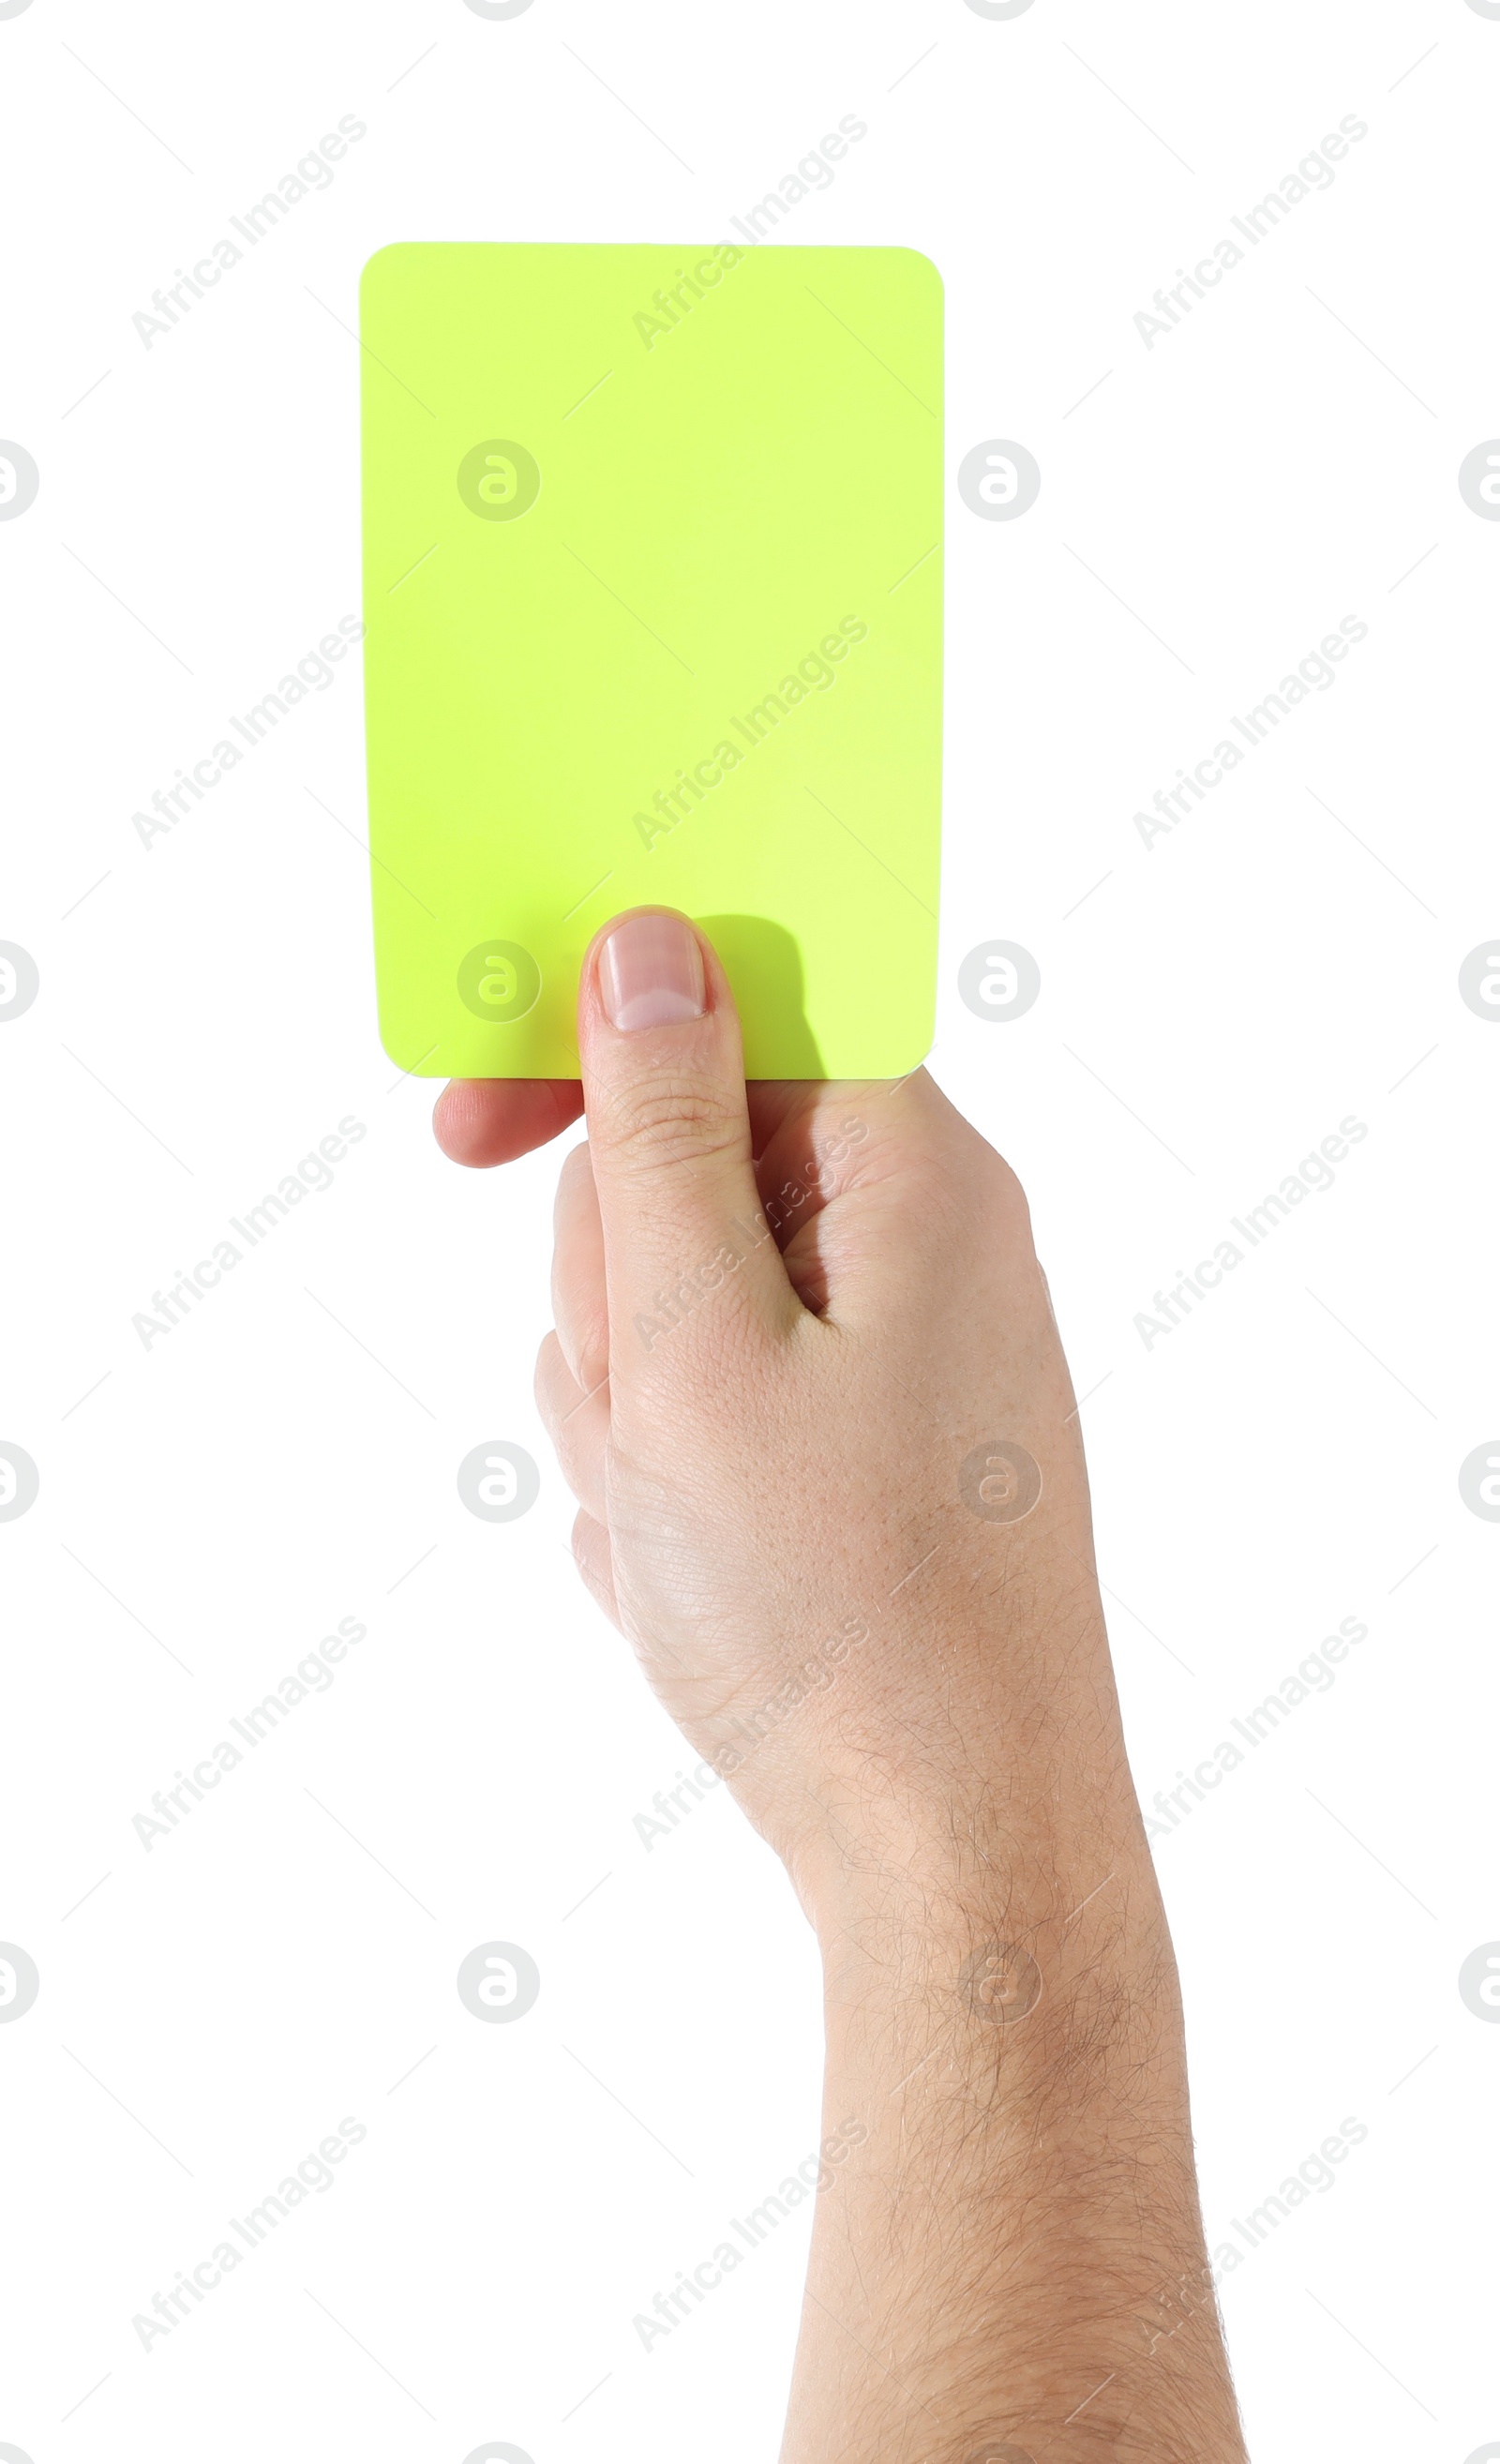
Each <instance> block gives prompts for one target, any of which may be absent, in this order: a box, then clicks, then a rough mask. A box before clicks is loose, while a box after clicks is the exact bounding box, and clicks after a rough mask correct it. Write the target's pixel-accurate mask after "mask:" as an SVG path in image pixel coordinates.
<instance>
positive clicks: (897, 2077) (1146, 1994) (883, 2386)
mask: <svg viewBox="0 0 1500 2464" xmlns="http://www.w3.org/2000/svg"><path fill="white" fill-rule="evenodd" d="M1128 1792H1129V1781H1128V1777H1126V1776H1125V1775H1124V1773H1123V1767H1121V1771H1120V1784H1119V1785H1115V1786H1114V1787H1113V1788H1111V1789H1109V1790H1107V1791H1106V1795H1107V1796H1108V1797H1110V1798H1112V1799H1113V1803H1107V1804H1103V1805H1101V1803H1100V1800H1099V1796H1098V1793H1097V1792H1094V1791H1091V1792H1090V1793H1089V1802H1088V1803H1087V1805H1086V1806H1084V1807H1082V1808H1081V1809H1080V1816H1079V1818H1078V1819H1077V1820H1069V1819H1068V1818H1066V1816H1065V1815H1063V1814H1062V1813H1061V1812H1060V1809H1059V1806H1058V1803H1057V1802H1056V1799H1055V1795H1052V1796H1048V1798H1046V1799H1032V1800H1030V1801H1028V1802H1026V1803H1024V1804H1020V1805H1018V1804H1016V1803H1015V1802H1014V1801H1013V1800H1011V1801H1008V1802H1007V1803H1006V1807H1005V1815H1004V1820H1003V1821H1002V1822H999V1823H997V1824H995V1825H994V1826H993V1828H992V1829H988V1830H987V1832H986V1836H985V1837H982V1838H977V1837H975V1836H974V1833H973V1827H972V1826H968V1828H969V1836H968V1837H966V1838H960V1836H959V1835H958V1833H957V1832H956V1831H955V1829H954V1828H953V1826H952V1825H951V1824H950V1823H948V1822H946V1821H945V1822H944V1824H943V1836H942V1838H941V1843H940V1845H938V1843H937V1841H936V1840H933V1841H927V1840H921V1839H918V1838H916V1837H904V1838H903V1848H904V1851H905V1853H904V1854H902V1855H901V1856H900V1857H898V1858H896V1859H892V1858H891V1857H890V1855H889V1853H888V1852H889V1848H890V1844H891V1843H890V1841H889V1840H883V1841H882V1843H881V1845H880V1847H879V1848H878V1849H876V1850H874V1851H870V1850H868V1848H867V1846H866V1844H865V1843H864V1842H863V1840H860V1841H856V1840H855V1839H854V1837H853V1836H852V1835H851V1834H849V1832H847V1831H846V1834H845V1837H844V1841H843V1848H842V1853H841V1857H840V1859H839V1860H838V1861H839V1867H840V1874H839V1879H838V1880H837V1881H826V1882H825V1883H824V1885H823V1899H822V1903H821V1904H820V1905H819V1906H818V1907H817V1908H815V1910H814V1914H815V1918H816V1921H817V1923H818V1925H819V1930H820V1933H821V1934H822V1936H823V1941H824V1952H825V1962H826V1971H827V2107H826V2109H827V2128H828V2130H829V2132H830V2133H835V2132H840V2131H841V2125H843V2124H845V2123H849V2122H850V2121H852V2122H853V2123H855V2125H856V2128H857V2129H862V2130H863V2133H864V2136H863V2138H862V2140H860V2141H859V2143H858V2144H857V2145H854V2146H853V2147H851V2148H849V2150H848V2152H847V2153H846V2154H844V2155H843V2157H842V2159H841V2160H840V2161H839V2163H838V2164H837V2166H836V2167H829V2171H830V2174H831V2176H832V2178H831V2180H830V2181H829V2183H828V2185H827V2189H825V2191H824V2193H823V2195H822V2197H821V2198H820V2202H819V2212H818V2220H817V2226H816V2230H815V2235H814V2242H813V2251H812V2259H811V2267H810V2272H809V2278H808V2288H807V2299H806V2307H805V2316H804V2321H803V2332H802V2340H801V2343H800V2346H799V2352H798V2364H797V2371H796V2379H795V2385H794V2389H793V2398H792V2405H791V2411H790V2416H789V2421H788V2428H787V2434H786V2443H785V2446H784V2448H783V2464H989V2458H990V2457H991V2455H993V2456H995V2457H996V2458H997V2459H1004V2464H1011V2455H1010V2451H1019V2452H1020V2453H1021V2454H1023V2455H1026V2456H1030V2457H1034V2458H1035V2459H1036V2464H1043V2460H1044V2458H1045V2459H1046V2464H1089V2459H1092V2458H1093V2457H1096V2456H1097V2457H1104V2456H1108V2457H1110V2458H1112V2459H1113V2458H1136V2457H1140V2458H1142V2459H1145V2458H1148V2457H1149V2458H1150V2459H1151V2464H1189V2459H1191V2464H1241V2459H1242V2458H1243V2455H1244V2448H1243V2445H1242V2443H1241V2439H1240V2433H1239V2429H1238V2425H1237V2419H1236V2412H1235V2407H1234V2401H1233V2396H1232V2393H1231V2390H1230V2386H1229V2380H1228V2373H1227V2367H1226V2365H1225V2362H1224V2352H1223V2346H1222V2343H1221V2339H1220V2334H1219V2327H1218V2321H1217V2315H1216V2311H1215V2307H1214V2303H1213V2299H1212V2291H1211V2285H1210V2279H1209V2277H1208V2273H1207V2268H1206V2258H1205V2253H1204V2247H1203V2240H1202V2227H1201V2223H1200V2219H1199V2212H1198V2199H1197V2190H1196V2185H1195V2180H1194V2172H1193V2162H1192V2146H1191V2134H1190V2127H1189V2121H1188V2109H1187V2091H1186V2081H1185V2076H1184V2069H1183V2056H1182V2034H1181V2020H1180V2005H1179V1997H1178V1988H1177V1975H1176V1969H1175V1965H1174V1961H1173V1957H1172V1950H1171V1945H1170V1942H1169V1940H1168V1937H1167V1932H1166V1926H1165V1921H1164V1918H1163V1916H1162V1912H1161V1906H1160V1902H1159V1899H1158V1894H1157V1888H1156V1881H1155V1877H1154V1875H1153V1872H1152V1869H1151V1864H1150V1859H1149V1857H1148V1856H1147V1853H1146V1849H1145V1843H1144V1840H1143V1838H1142V1837H1141V1836H1140V1830H1139V1824H1138V1821H1137V1820H1136V1815H1135V1810H1134V1800H1133V1799H1132V1798H1131V1797H1130V1796H1129V1793H1128ZM830 1871H831V1868H830ZM850 2135H851V2134H850V2133H849V2132H848V2131H842V2136H843V2137H844V2138H846V2139H847V2138H849V2136H850Z"/></svg>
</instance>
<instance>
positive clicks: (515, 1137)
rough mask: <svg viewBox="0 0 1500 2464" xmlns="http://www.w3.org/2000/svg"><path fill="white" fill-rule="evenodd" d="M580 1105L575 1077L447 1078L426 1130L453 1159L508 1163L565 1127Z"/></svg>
mask: <svg viewBox="0 0 1500 2464" xmlns="http://www.w3.org/2000/svg"><path fill="white" fill-rule="evenodd" d="M583 1109H584V1089H583V1088H582V1086H581V1085H580V1083H579V1081H578V1080H577V1079H576V1078H453V1079H451V1080H450V1081H449V1084H448V1085H447V1086H446V1087H445V1088H444V1089H443V1091H442V1093H441V1094H440V1095H439V1097H438V1099H437V1102H436V1104H435V1105H434V1106H433V1109H432V1133H433V1135H434V1137H435V1138H436V1140H437V1143H438V1145H439V1146H440V1147H441V1148H442V1150H443V1153H444V1154H445V1155H447V1156H448V1157H449V1159H450V1161H452V1162H453V1163H463V1164H470V1165H473V1166H474V1167H475V1168H477V1169H485V1168H487V1167H488V1166H489V1165H491V1164H496V1163H514V1162H515V1161H516V1158H517V1156H518V1155H530V1153H531V1152H532V1149H533V1148H534V1147H544V1146H545V1145H546V1143H547V1141H548V1139H549V1138H555V1137H557V1136H559V1135H560V1134H561V1133H562V1131H563V1130H566V1129H570V1128H571V1126H572V1124H573V1123H574V1122H575V1121H576V1120H577V1119H578V1117H579V1114H580V1113H581V1112H582V1111H583Z"/></svg>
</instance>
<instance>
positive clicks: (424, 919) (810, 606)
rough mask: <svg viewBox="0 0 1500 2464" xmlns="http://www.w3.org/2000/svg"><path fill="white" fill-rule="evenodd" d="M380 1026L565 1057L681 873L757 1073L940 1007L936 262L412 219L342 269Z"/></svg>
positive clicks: (522, 1056) (388, 1038)
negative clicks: (359, 520)
mask: <svg viewBox="0 0 1500 2464" xmlns="http://www.w3.org/2000/svg"><path fill="white" fill-rule="evenodd" d="M360 318H361V339H362V341H363V343H364V351H363V354H362V366H363V371H364V622H365V627H366V635H365V644H364V675H365V725H366V737H367V744H368V756H369V804H370V852H371V856H372V858H373V863H372V867H371V877H372V882H373V890H374V906H375V943H376V971H377V979H378V984H379V995H380V1020H381V1035H382V1040H383V1042H384V1044H385V1046H386V1051H387V1052H388V1053H389V1054H390V1056H391V1059H392V1060H393V1061H395V1062H396V1063H397V1064H398V1065H399V1066H400V1067H402V1068H403V1069H406V1070H409V1071H414V1072H416V1073H417V1074H419V1075H421V1076H424V1077H444V1076H448V1075H450V1074H456V1075H460V1076H464V1077H473V1078H531V1077H545V1078H568V1077H576V1076H577V1075H578V1053H577V1047H576V1043H575V1038H574V1005H575V1001H576V998H577V992H578V978H579V968H580V962H581V960H582V958H583V956H584V952H585V949H586V947H587V945H588V942H589V939H590V937H591V936H592V935H593V934H594V932H595V931H596V930H597V929H598V927H599V926H600V925H601V924H603V923H605V922H606V921H607V919H608V917H609V916H611V915H612V914H616V913H619V911H620V910H621V909H622V908H626V907H632V906H638V905H659V906H668V907H678V908H681V909H682V910H683V912H684V913H687V914H689V915H691V916H693V917H694V918H695V920H696V921H697V922H698V923H700V924H701V925H702V926H703V927H704V929H705V930H706V931H707V932H708V933H709V934H710V935H711V936H712V938H713V939H714V941H715V942H716V943H717V947H718V949H719V950H720V952H721V954H722V956H723V958H724V961H725V964H726V966H727V968H728V971H729V976H730V980H731V982H732V984H733V986H734V990H735V994H736V997H737V999H738V1001H739V1007H740V1011H741V1015H742V1017H743V1021H744V1029H745V1052H746V1067H747V1068H748V1071H749V1074H750V1075H751V1076H752V1077H757V1078H783V1077H794V1078H808V1077H839V1078H843V1077H894V1076H899V1075H901V1074H902V1073H903V1072H905V1071H906V1070H908V1069H912V1068H915V1066H916V1064H917V1063H918V1062H919V1061H920V1060H921V1059H922V1056H923V1055H924V1053H925V1052H926V1050H927V1048H928V1045H929V1044H930V1042H931V1038H932V1027H933V1010H934V998H935V988H936V973H937V861H938V835H939V806H940V784H941V781H940V765H941V739H942V555H941V539H942V501H943V467H942V285H941V283H940V281H939V279H938V276H937V272H936V270H935V268H934V267H933V266H932V265H931V263H930V262H929V261H928V259H927V258H926V257H924V256H920V255H917V254H916V253H915V252H913V251H912V250H909V249H898V248H770V247H746V248H743V249H741V248H739V247H735V246H730V245H722V244H721V245H718V246H714V247H707V248H654V247H651V248H644V247H597V248H596V247H586V248H585V247H571V246H556V247H553V246H546V247H540V246H531V245H511V244H509V243H505V244H490V243H482V244H468V243H452V244H451V243H447V242H443V243H435V244H430V243H426V242H424V243H413V244H410V245H406V244H403V245H398V246H396V247H392V248H386V249H382V250H381V251H380V253H378V254H377V255H376V256H373V257H372V258H371V259H370V262H369V264H368V265H367V266H366V267H365V269H364V283H363V287H362V293H361V306H360Z"/></svg>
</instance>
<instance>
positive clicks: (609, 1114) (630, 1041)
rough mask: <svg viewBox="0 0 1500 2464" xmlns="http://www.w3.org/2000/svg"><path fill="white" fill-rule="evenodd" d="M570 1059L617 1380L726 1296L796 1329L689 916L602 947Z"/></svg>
mask: <svg viewBox="0 0 1500 2464" xmlns="http://www.w3.org/2000/svg"><path fill="white" fill-rule="evenodd" d="M579 1049H580V1055H581V1058H582V1063H583V1072H584V1101H585V1110H586V1111H587V1115H588V1145H589V1153H590V1155H591V1156H592V1158H593V1168H594V1184H595V1187H596V1188H597V1190H598V1193H599V1211H600V1216H601V1218H602V1221H603V1225H604V1237H605V1271H606V1279H607V1287H608V1303H609V1326H610V1351H611V1366H612V1368H613V1367H615V1366H618V1365H619V1364H620V1363H621V1362H623V1361H624V1360H626V1359H628V1358H630V1357H632V1356H633V1353H634V1348H635V1343H636V1340H637V1339H638V1340H639V1342H640V1343H642V1344H644V1346H645V1348H646V1350H647V1351H650V1350H651V1348H652V1346H653V1344H654V1342H655V1340H656V1338H657V1336H658V1335H659V1334H664V1333H665V1332H666V1331H668V1330H669V1329H670V1328H674V1327H679V1326H683V1325H698V1324H702V1325H704V1326H707V1325H712V1324H716V1323H720V1322H721V1309H722V1307H723V1306H724V1304H725V1299H726V1287H732V1289H733V1294H734V1300H733V1304H732V1305H733V1306H735V1307H736V1308H737V1309H740V1310H743V1309H746V1308H748V1309H750V1310H752V1311H753V1312H754V1313H755V1314H757V1315H759V1316H761V1317H764V1318H766V1319H768V1320H770V1321H783V1320H784V1321H785V1322H786V1323H788V1324H789V1323H790V1321H791V1320H792V1319H793V1318H794V1317H795V1316H797V1315H798V1314H799V1313H800V1308H801V1304H800V1303H799V1302H798V1301H797V1299H796V1296H795V1294H794V1293H793V1291H792V1288H791V1286H790V1284H789V1283H788V1281H787V1278H786V1272H785V1269H784V1267H783V1265H782V1260H781V1253H780V1251H779V1250H778V1248H777V1245H776V1242H775V1240H774V1239H773V1237H772V1235H771V1232H770V1227H769V1225H768V1224H767V1221H766V1219H765V1216H764V1214H763V1212H762V1211H761V1200H760V1194H759V1192H758V1190H757V1187H756V1178H755V1168H754V1165H753V1163H752V1161H751V1143H750V1120H749V1114H748V1111H747V1110H746V1104H745V1080H744V1054H743V1050H742V1048H741V1045H740V1040H739V1017H738V1015H737V1013H736V1010H735V1004H734V997H733V995H732V994H731V992H730V989H729V984H728V980H727V979H726V977H725V975H724V970H723V968H722V966H721V965H720V964H719V961H718V957H717V953H716V952H715V950H714V948H713V945H712V943H711V942H710V941H708V940H707V939H706V938H705V936H704V935H702V934H700V933H699V932H698V931H697V930H696V929H695V926H694V925H692V924H690V923H689V921H688V919H687V917H686V916H685V915H679V914H677V913H674V912H673V911H672V910H671V909H668V908H660V907H651V908H635V909H633V910H632V911H631V912H630V913H629V914H627V915H622V916H617V917H616V918H615V920H614V922H613V923H612V924H609V925H607V927H606V928H605V930H604V932H603V933H601V934H600V935H598V936H597V938H596V939H595V941H594V942H593V944H592V946H591V948H590V949H589V952H588V955H587V957H585V961H584V971H583V980H582V982H581V984H580V987H579ZM710 1300H712V1301H713V1302H714V1303H715V1304H716V1306H715V1307H713V1308H712V1309H708V1310H707V1312H706V1314H705V1312H704V1305H705V1303H707V1302H709V1301H710ZM632 1330H633V1331H632ZM673 1353H674V1356H680V1355H677V1354H676V1347H675V1345H674V1346H673Z"/></svg>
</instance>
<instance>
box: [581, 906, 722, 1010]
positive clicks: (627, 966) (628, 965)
mask: <svg viewBox="0 0 1500 2464" xmlns="http://www.w3.org/2000/svg"><path fill="white" fill-rule="evenodd" d="M599 990H600V993H601V995H602V997H603V1000H604V1005H605V1009H606V1011H607V1014H608V1018H609V1023H610V1024H611V1025H612V1026H617V1027H619V1028H621V1029H622V1031H623V1032H624V1033H625V1034H627V1035H634V1034H637V1033H638V1032H639V1031H640V1029H641V1028H642V1027H647V1026H675V1025H678V1024H679V1023H681V1022H682V1021H683V1020H684V1019H690V1018H701V1017H702V1015H703V957H702V953H701V952H700V950H699V948H698V944H697V936H696V935H695V933H693V932H692V931H690V929H689V927H688V926H687V925H686V924H685V923H684V922H683V920H682V918H681V916H680V915H628V916H627V917H626V919H625V921H624V923H623V924H617V925H616V926H615V928H614V931H613V932H612V933H611V934H610V935H609V937H608V939H607V941H606V942H605V944H604V946H603V948H602V949H601V951H600V953H599Z"/></svg>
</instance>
